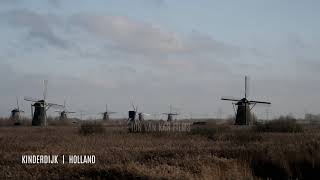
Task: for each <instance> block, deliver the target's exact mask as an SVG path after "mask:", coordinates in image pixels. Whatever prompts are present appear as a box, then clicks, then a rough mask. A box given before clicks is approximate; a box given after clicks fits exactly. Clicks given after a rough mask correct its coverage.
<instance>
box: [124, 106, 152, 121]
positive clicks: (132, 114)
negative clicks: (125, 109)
mask: <svg viewBox="0 0 320 180" xmlns="http://www.w3.org/2000/svg"><path fill="white" fill-rule="evenodd" d="M131 105H132V108H133V110H131V111H129V118H128V121H129V122H134V121H135V120H136V116H137V115H138V120H139V121H143V120H144V116H149V115H150V114H147V113H143V112H138V106H137V105H134V104H133V103H131Z"/></svg>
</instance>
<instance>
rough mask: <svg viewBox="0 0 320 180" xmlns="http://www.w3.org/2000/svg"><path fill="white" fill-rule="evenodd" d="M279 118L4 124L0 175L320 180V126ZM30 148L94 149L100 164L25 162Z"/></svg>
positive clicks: (0, 130)
mask: <svg viewBox="0 0 320 180" xmlns="http://www.w3.org/2000/svg"><path fill="white" fill-rule="evenodd" d="M275 124H277V123H274V124H271V125H269V126H268V127H267V126H265V125H264V126H262V125H260V126H258V128H257V127H250V128H249V127H235V126H232V125H216V124H215V123H209V124H207V125H199V126H198V127H194V128H193V129H192V131H191V132H190V133H151V134H150V133H149V134H143V133H141V134H138V133H128V132H127V129H126V127H125V126H119V125H118V126H116V125H110V124H109V125H108V124H105V125H103V127H102V129H103V130H101V128H99V129H100V130H99V131H97V133H86V134H85V135H84V134H83V133H80V129H81V127H80V126H79V125H63V126H57V125H56V126H50V127H48V128H39V127H31V126H11V127H10V126H4V125H3V126H1V127H0V144H1V146H0V179H81V178H82V179H266V178H270V179H319V178H320V132H319V130H320V128H318V127H317V126H308V125H304V126H303V127H302V128H301V127H300V126H299V128H297V127H295V126H294V125H292V124H291V125H290V128H289V130H288V129H287V130H288V131H287V132H286V128H285V127H286V126H285V125H283V124H282V125H279V123H278V124H277V125H275ZM275 126H283V127H282V128H278V129H277V128H274V127H275ZM292 126H294V127H293V128H292ZM82 128H86V127H82ZM272 129H276V130H272ZM297 129H298V130H297ZM92 132H95V131H92ZM24 154H58V155H69V154H80V155H86V154H94V155H96V163H95V164H57V165H52V164H51V165H50V164H46V165H43V164H40V165H29V164H21V155H24Z"/></svg>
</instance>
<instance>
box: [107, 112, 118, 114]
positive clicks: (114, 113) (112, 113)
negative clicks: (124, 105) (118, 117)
mask: <svg viewBox="0 0 320 180" xmlns="http://www.w3.org/2000/svg"><path fill="white" fill-rule="evenodd" d="M115 113H117V112H108V114H115Z"/></svg>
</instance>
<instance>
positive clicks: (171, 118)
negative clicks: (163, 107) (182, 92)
mask: <svg viewBox="0 0 320 180" xmlns="http://www.w3.org/2000/svg"><path fill="white" fill-rule="evenodd" d="M169 109H170V110H169V112H168V113H163V114H165V115H167V116H168V118H167V121H168V122H170V121H172V120H173V116H177V115H179V114H178V113H177V112H173V111H172V105H170V108H169Z"/></svg>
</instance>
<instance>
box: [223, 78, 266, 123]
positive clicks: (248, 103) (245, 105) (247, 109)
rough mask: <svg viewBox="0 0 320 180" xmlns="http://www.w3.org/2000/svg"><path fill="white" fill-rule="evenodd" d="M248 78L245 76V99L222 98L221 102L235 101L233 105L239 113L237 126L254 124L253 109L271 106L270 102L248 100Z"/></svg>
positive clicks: (237, 114)
mask: <svg viewBox="0 0 320 180" xmlns="http://www.w3.org/2000/svg"><path fill="white" fill-rule="evenodd" d="M247 81H248V78H247V76H245V90H244V92H245V94H244V98H242V99H237V98H221V100H225V101H233V102H235V103H232V104H233V106H237V112H236V121H235V124H236V125H250V124H252V123H253V115H252V114H251V110H252V108H253V107H254V106H255V105H256V104H271V103H270V102H264V101H255V100H248V99H247V95H248V93H247V85H248V82H247Z"/></svg>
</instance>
